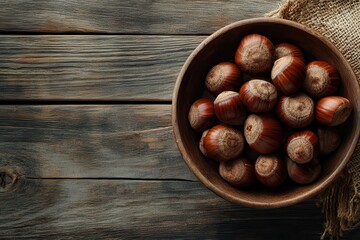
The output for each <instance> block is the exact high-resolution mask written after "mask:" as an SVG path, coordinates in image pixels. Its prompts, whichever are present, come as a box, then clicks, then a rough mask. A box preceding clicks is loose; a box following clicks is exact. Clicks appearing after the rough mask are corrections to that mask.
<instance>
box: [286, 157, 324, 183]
mask: <svg viewBox="0 0 360 240" xmlns="http://www.w3.org/2000/svg"><path fill="white" fill-rule="evenodd" d="M286 167H287V172H288V175H289V177H290V179H292V180H293V181H294V182H296V183H298V184H309V183H312V182H314V181H315V180H316V179H317V178H318V177H319V175H320V172H321V165H320V163H319V161H318V160H317V159H316V158H315V159H313V160H312V161H310V162H308V163H305V164H298V163H296V162H294V161H292V160H291V159H290V158H287V160H286Z"/></svg>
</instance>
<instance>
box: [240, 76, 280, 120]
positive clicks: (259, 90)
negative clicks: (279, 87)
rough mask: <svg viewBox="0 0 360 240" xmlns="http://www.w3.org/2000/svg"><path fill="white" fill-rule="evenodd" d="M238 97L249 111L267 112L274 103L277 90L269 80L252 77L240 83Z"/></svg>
mask: <svg viewBox="0 0 360 240" xmlns="http://www.w3.org/2000/svg"><path fill="white" fill-rule="evenodd" d="M240 99H241V102H242V103H243V104H244V106H245V107H246V108H247V109H248V110H249V111H250V112H254V113H258V112H269V111H271V109H272V108H273V107H274V106H275V104H276V101H277V92H276V88H275V86H274V85H273V84H271V83H270V82H267V81H264V80H259V79H254V80H250V81H248V82H246V83H244V84H243V85H242V87H241V88H240Z"/></svg>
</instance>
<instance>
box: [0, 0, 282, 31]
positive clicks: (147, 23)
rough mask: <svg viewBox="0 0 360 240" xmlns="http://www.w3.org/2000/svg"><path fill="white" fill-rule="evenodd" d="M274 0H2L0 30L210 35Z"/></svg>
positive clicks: (271, 5) (266, 8) (267, 7)
mask: <svg viewBox="0 0 360 240" xmlns="http://www.w3.org/2000/svg"><path fill="white" fill-rule="evenodd" d="M278 2H279V1H278V0H242V1H238V0H230V1H226V0H222V1H219V0H210V1H208V0H196V1H185V0H181V1H177V0H157V1H136V0H131V1H118V0H105V1H98V0H88V1H86V0H79V1H68V0H60V1H47V0H30V1H24V0H6V1H1V3H0V31H9V32H11V31H24V32H104V33H105V32H106V33H136V34H144V33H146V34H210V33H212V32H213V31H215V30H216V29H218V28H221V27H223V26H225V25H227V24H229V23H231V22H234V21H238V20H241V19H245V18H252V17H259V16H262V15H263V14H264V13H266V12H268V11H270V10H273V9H274V8H276V7H277V4H278Z"/></svg>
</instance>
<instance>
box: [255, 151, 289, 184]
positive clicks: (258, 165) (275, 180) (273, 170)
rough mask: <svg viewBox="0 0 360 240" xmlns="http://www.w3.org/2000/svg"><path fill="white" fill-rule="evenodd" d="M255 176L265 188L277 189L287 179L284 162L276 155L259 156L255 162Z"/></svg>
mask: <svg viewBox="0 0 360 240" xmlns="http://www.w3.org/2000/svg"><path fill="white" fill-rule="evenodd" d="M255 176H256V178H257V179H258V180H259V182H261V183H262V184H263V185H265V186H267V187H278V186H280V185H281V184H283V183H284V182H285V180H286V178H287V172H286V165H285V162H284V160H283V159H282V158H281V157H280V156H279V155H276V154H271V155H260V156H259V157H258V158H257V159H256V162H255Z"/></svg>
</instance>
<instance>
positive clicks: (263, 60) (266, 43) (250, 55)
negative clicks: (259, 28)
mask: <svg viewBox="0 0 360 240" xmlns="http://www.w3.org/2000/svg"><path fill="white" fill-rule="evenodd" d="M274 50H275V49H274V45H273V44H272V42H271V41H270V40H269V39H268V38H267V37H265V36H262V35H260V34H255V33H254V34H249V35H247V36H245V37H244V38H243V39H242V40H241V41H240V44H239V46H238V48H237V50H236V53H235V63H236V64H237V65H238V66H239V67H240V69H241V70H242V71H243V72H245V73H248V74H250V75H262V74H264V73H267V72H270V70H271V67H272V65H273V61H274V57H275V51H274Z"/></svg>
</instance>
